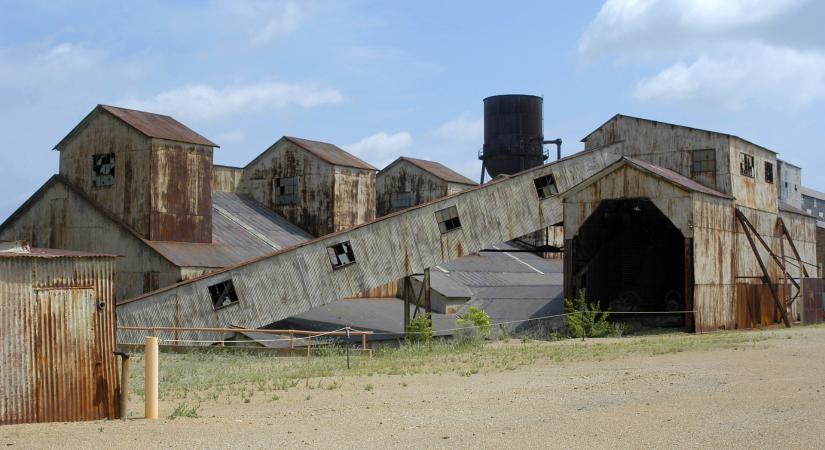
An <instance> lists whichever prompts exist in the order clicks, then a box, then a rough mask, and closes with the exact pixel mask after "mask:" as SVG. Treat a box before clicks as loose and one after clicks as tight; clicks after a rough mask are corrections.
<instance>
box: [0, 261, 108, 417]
mask: <svg viewBox="0 0 825 450" xmlns="http://www.w3.org/2000/svg"><path fill="white" fill-rule="evenodd" d="M114 267H115V265H114V260H113V258H111V257H83V258H79V257H71V258H67V257H57V258H32V257H26V256H17V257H0V274H2V283H0V326H2V330H3V332H2V333H0V367H2V371H0V382H1V383H2V384H0V385H1V386H2V390H0V424H11V423H26V422H54V421H75V420H96V419H102V418H106V417H108V418H115V417H117V416H118V411H117V405H118V402H117V401H116V393H117V390H118V373H117V361H116V357H115V355H114V354H113V352H114V351H115V334H116V325H115V318H114V315H115V313H114V303H115V302H114Z"/></svg>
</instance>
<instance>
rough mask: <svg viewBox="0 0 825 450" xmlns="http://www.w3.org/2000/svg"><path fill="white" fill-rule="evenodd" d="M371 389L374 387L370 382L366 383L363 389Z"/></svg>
mask: <svg viewBox="0 0 825 450" xmlns="http://www.w3.org/2000/svg"><path fill="white" fill-rule="evenodd" d="M373 389H374V387H373V385H372V384H368V385H366V386H364V390H365V391H367V392H369V391H371V390H373Z"/></svg>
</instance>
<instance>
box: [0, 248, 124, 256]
mask: <svg viewBox="0 0 825 450" xmlns="http://www.w3.org/2000/svg"><path fill="white" fill-rule="evenodd" d="M16 257H29V258H85V257H107V258H116V257H117V255H109V254H106V253H92V252H81V251H75V250H64V249H56V248H32V249H31V250H29V251H25V252H0V258H16Z"/></svg>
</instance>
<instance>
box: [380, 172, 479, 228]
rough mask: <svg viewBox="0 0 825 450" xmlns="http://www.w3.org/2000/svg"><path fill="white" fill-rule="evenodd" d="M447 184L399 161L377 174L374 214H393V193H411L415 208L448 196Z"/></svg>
mask: <svg viewBox="0 0 825 450" xmlns="http://www.w3.org/2000/svg"><path fill="white" fill-rule="evenodd" d="M449 184H450V183H447V182H446V181H444V180H442V179H440V178H438V177H436V176H434V175H433V174H431V173H429V172H427V171H425V170H423V169H422V168H421V167H418V166H417V165H415V164H412V163H410V162H409V161H406V160H400V161H398V162H397V163H395V164H394V165H392V167H389V168H388V169H385V170H383V171H381V172H379V173H378V177H377V179H376V191H377V194H376V198H377V201H376V213H377V214H378V217H381V216H385V215H387V214H389V213H391V212H394V210H393V208H392V194H393V193H401V192H409V193H411V196H412V205H411V206H415V205H420V204H422V203H427V202H431V201H433V200H436V199H439V198H441V197H444V196H446V195H448V194H450V193H451V192H449ZM462 190H463V189H462ZM457 192H460V191H457Z"/></svg>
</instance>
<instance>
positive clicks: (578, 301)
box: [564, 289, 611, 339]
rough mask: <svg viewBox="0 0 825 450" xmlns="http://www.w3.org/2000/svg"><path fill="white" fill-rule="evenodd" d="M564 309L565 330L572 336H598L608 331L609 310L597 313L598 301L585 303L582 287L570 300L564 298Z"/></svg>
mask: <svg viewBox="0 0 825 450" xmlns="http://www.w3.org/2000/svg"><path fill="white" fill-rule="evenodd" d="M564 309H565V312H567V314H568V316H567V332H568V333H569V334H570V336H571V337H574V338H582V339H584V338H589V337H590V338H598V337H604V336H607V335H608V334H609V333H610V331H611V330H610V323H609V322H608V321H607V318H608V317H609V316H610V313H609V312H603V313H599V303H598V302H596V303H587V300H586V299H585V298H584V289H582V290H580V291H579V295H578V296H577V297H576V298H575V299H573V300H571V299H568V298H566V299H564Z"/></svg>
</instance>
